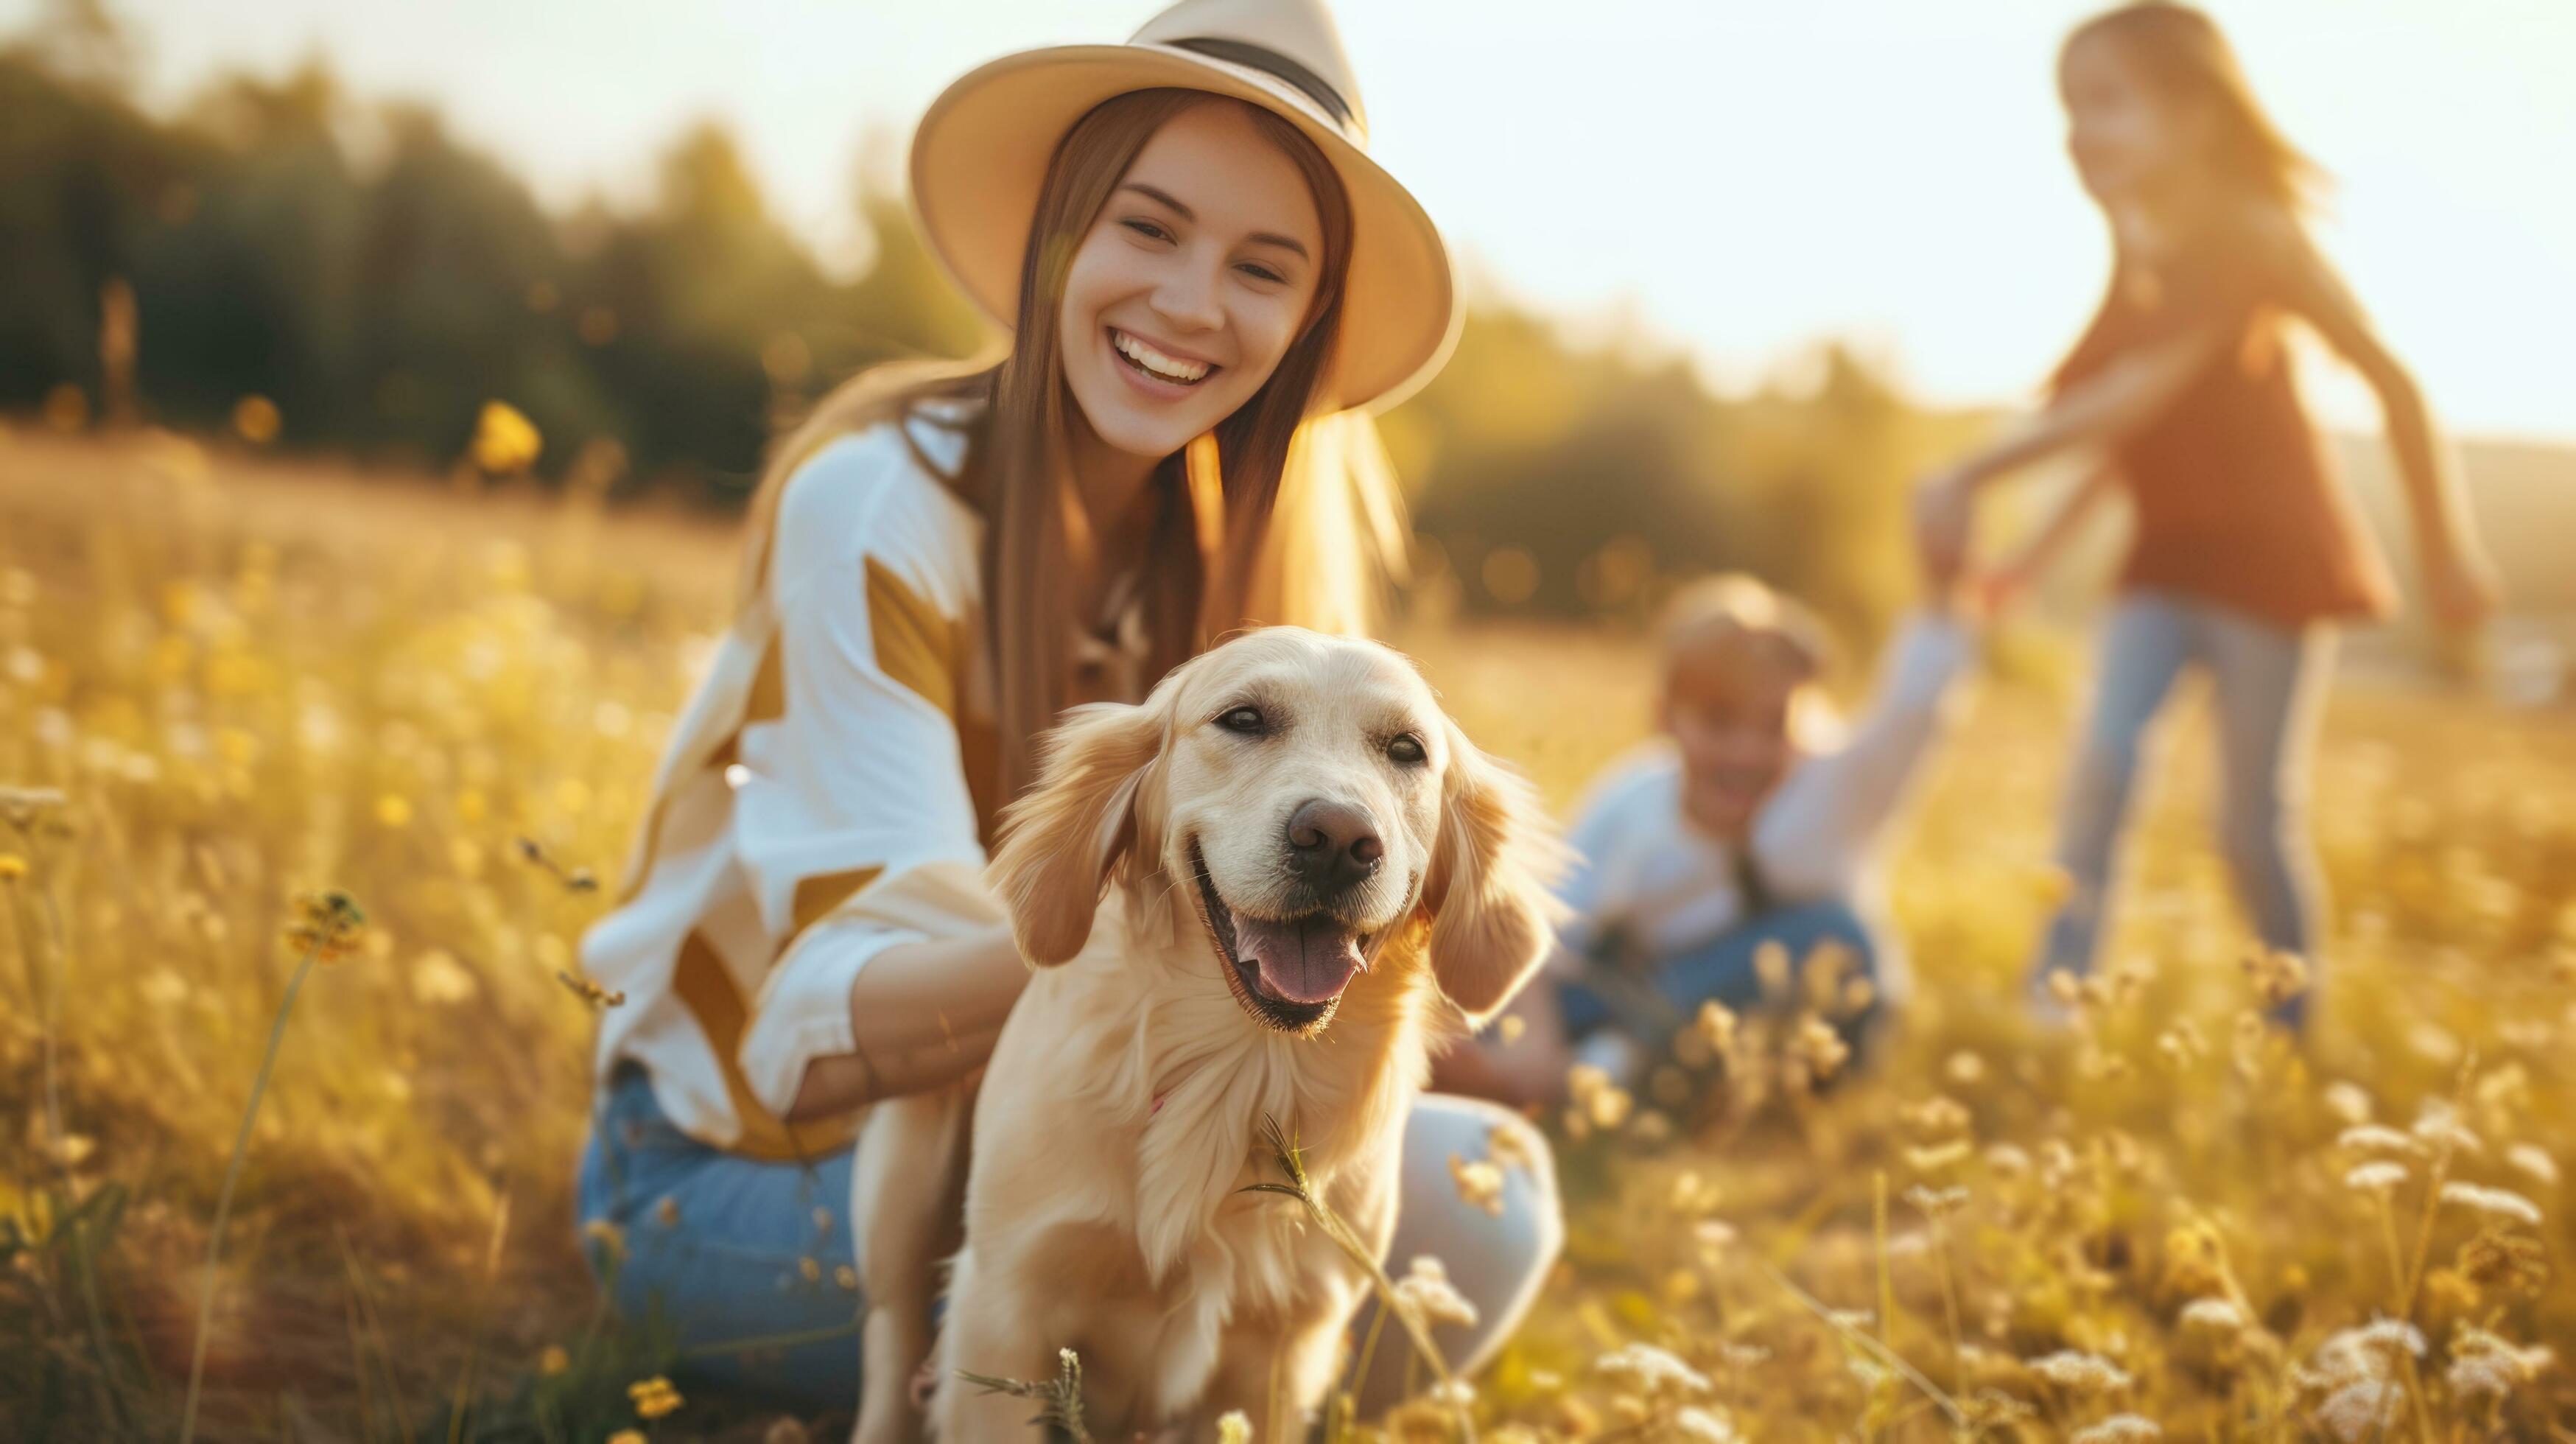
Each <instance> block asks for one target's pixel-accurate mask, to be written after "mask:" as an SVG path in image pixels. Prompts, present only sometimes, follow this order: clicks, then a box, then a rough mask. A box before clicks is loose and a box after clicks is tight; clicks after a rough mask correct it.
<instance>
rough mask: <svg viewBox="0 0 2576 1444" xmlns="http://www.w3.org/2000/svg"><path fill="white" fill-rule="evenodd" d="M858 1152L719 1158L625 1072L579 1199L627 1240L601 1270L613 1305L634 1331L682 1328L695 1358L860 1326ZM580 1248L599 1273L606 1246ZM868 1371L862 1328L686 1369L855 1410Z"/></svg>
mask: <svg viewBox="0 0 2576 1444" xmlns="http://www.w3.org/2000/svg"><path fill="white" fill-rule="evenodd" d="M850 1154H851V1150H849V1149H846V1148H844V1149H841V1150H840V1151H838V1152H836V1153H832V1154H828V1155H825V1156H823V1157H821V1158H817V1159H815V1160H813V1161H812V1162H810V1163H804V1164H797V1163H768V1162H763V1161H761V1160H759V1159H753V1158H742V1157H738V1156H735V1155H733V1154H729V1153H725V1152H723V1151H722V1150H720V1149H716V1148H711V1147H709V1146H708V1145H706V1144H704V1143H700V1142H699V1141H697V1140H696V1139H694V1138H691V1137H689V1136H688V1135H687V1134H685V1133H682V1132H681V1131H680V1130H679V1129H678V1128H676V1127H673V1126H672V1124H671V1121H670V1120H669V1119H668V1118H666V1117H664V1116H663V1113H662V1105H661V1104H660V1103H659V1102H657V1101H655V1099H654V1097H653V1084H652V1080H651V1079H650V1078H649V1077H647V1076H646V1075H645V1073H644V1070H643V1069H641V1068H637V1067H634V1066H632V1065H624V1066H621V1067H620V1068H619V1069H618V1070H617V1073H616V1075H615V1076H614V1077H613V1078H612V1079H611V1080H610V1082H609V1084H608V1086H607V1088H606V1089H604V1090H603V1091H602V1092H601V1094H600V1098H599V1102H598V1105H597V1111H596V1114H595V1116H594V1117H593V1119H592V1121H591V1130H590V1144H589V1146H588V1147H587V1148H586V1149H584V1150H583V1153H582V1160H581V1184H580V1189H579V1193H578V1199H579V1203H578V1207H579V1209H580V1216H581V1218H582V1220H583V1221H584V1222H586V1223H587V1222H591V1221H602V1222H607V1223H611V1224H614V1225H616V1226H617V1227H618V1228H619V1229H621V1230H623V1231H624V1234H625V1244H624V1257H623V1258H622V1259H620V1260H618V1261H616V1262H615V1263H614V1264H612V1265H610V1266H608V1267H607V1268H605V1269H604V1271H603V1273H602V1283H603V1284H606V1285H608V1286H610V1289H611V1293H610V1300H609V1302H610V1304H611V1305H612V1306H613V1307H614V1308H615V1309H616V1311H617V1313H618V1315H619V1316H620V1317H622V1318H625V1319H627V1320H629V1321H631V1322H635V1323H639V1324H640V1323H647V1322H653V1323H658V1324H660V1325H662V1326H664V1327H668V1328H671V1329H672V1330H674V1332H675V1334H676V1339H677V1343H678V1345H679V1347H680V1349H681V1350H682V1352H683V1354H684V1356H685V1355H687V1352H688V1351H689V1350H691V1349H693V1348H703V1347H705V1346H707V1345H711V1344H721V1343H723V1342H724V1341H726V1340H732V1339H744V1340H750V1339H759V1338H766V1337H771V1336H774V1335H779V1334H793V1333H802V1332H805V1331H808V1330H820V1329H831V1328H835V1327H848V1326H851V1325H853V1324H855V1323H856V1321H857V1319H858V1317H859V1311H860V1308H861V1304H862V1301H861V1299H860V1297H859V1295H858V1293H857V1291H856V1290H854V1289H852V1288H849V1287H847V1281H849V1280H851V1279H853V1278H854V1277H855V1273H854V1272H853V1271H854V1270H855V1268H856V1266H857V1260H856V1259H855V1258H853V1257H852V1256H851V1255H852V1246H851V1242H850V1224H849V1220H848V1219H847V1218H844V1217H843V1216H842V1215H843V1214H844V1213H846V1212H847V1211H848V1209H849V1206H850ZM666 1200H667V1203H666ZM583 1249H584V1252H586V1253H587V1254H589V1256H590V1257H591V1260H592V1265H593V1267H594V1268H599V1267H600V1266H601V1259H600V1254H601V1249H600V1245H599V1244H598V1243H597V1242H596V1241H595V1240H591V1239H584V1240H583ZM809 1264H810V1268H809V1267H808V1265H809ZM858 1364H859V1340H858V1336H857V1334H856V1332H855V1331H853V1332H852V1333H850V1334H847V1335H843V1336H837V1337H833V1338H829V1339H824V1340H820V1341H818V1342H815V1343H809V1344H801V1345H797V1346H795V1347H792V1348H786V1349H756V1350H750V1351H737V1350H719V1351H716V1352H711V1353H706V1354H701V1355H696V1356H694V1357H686V1358H685V1364H684V1367H683V1369H682V1370H681V1371H680V1372H683V1373H685V1374H686V1375H688V1376H689V1377H691V1378H695V1379H697V1380H700V1381H703V1382H706V1383H709V1384H713V1385H716V1386H719V1387H722V1388H727V1389H738V1390H743V1391H747V1392H757V1393H762V1394H768V1395H776V1396H782V1397H791V1398H796V1399H800V1400H805V1401H808V1402H811V1403H815V1404H823V1405H834V1406H839V1407H843V1408H847V1407H850V1406H851V1405H853V1404H855V1403H856V1402H857V1399H858Z"/></svg>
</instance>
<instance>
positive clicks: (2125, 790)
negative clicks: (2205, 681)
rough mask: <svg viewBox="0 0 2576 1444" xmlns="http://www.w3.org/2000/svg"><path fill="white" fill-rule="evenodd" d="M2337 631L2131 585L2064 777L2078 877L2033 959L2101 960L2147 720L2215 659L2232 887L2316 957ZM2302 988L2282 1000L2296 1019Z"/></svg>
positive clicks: (2291, 948)
mask: <svg viewBox="0 0 2576 1444" xmlns="http://www.w3.org/2000/svg"><path fill="white" fill-rule="evenodd" d="M2334 641H2335V634H2334V631H2333V629H2332V628H2330V627H2326V626H2322V625H2316V626H2309V627H2305V628H2300V629H2296V630H2293V629H2290V628H2285V627H2280V626H2276V625H2274V624H2272V623H2269V622H2265V621H2263V620H2261V619H2259V618H2256V617H2254V616H2252V615H2249V614H2247V613H2244V612H2239V611H2237V610H2235V609H2233V608H2230V607H2221V606H2216V605H2213V604H2211V603H2207V602H2197V601H2191V600H2188V599H2186V598H2183V597H2180V596H2176V595H2173V594H2170V593H2164V592H2152V591H2141V592H2133V593H2131V594H2129V596H2128V597H2127V598H2125V599H2124V600H2122V601H2121V603H2120V605H2119V606H2118V608H2117V609H2115V610H2114V611H2113V612H2112V613H2111V620H2110V622H2109V624H2108V626H2107V627H2106V628H2105V630H2104V633H2103V639H2102V655H2101V661H2100V663H2099V666H2100V679H2099V680H2098V681H2097V682H2096V684H2095V695H2094V702H2093V715H2092V720H2091V721H2090V722H2089V723H2088V724H2087V727H2086V730H2085V737H2084V743H2083V746H2082V749H2081V750H2080V751H2079V752H2078V754H2077V756H2076V761H2075V767H2074V771H2073V775H2072V776H2071V777H2070V778H2069V779H2068V782H2067V787H2066V800H2065V803H2064V807H2063V811H2062V814H2061V816H2060V819H2059V823H2058V842H2057V862H2058V866H2060V867H2062V868H2064V869H2065V870H2066V874H2067V880H2068V881H2069V882H2070V883H2071V884H2072V887H2071V888H2070V889H2069V891H2068V894H2067V900H2066V903H2065V905H2064V906H2063V907H2061V908H2060V909H2059V910H2058V913H2057V916H2056V917H2055V919H2054V920H2052V921H2051V922H2050V924H2049V929H2048V937H2047V940H2046V942H2045V943H2044V944H2043V945H2042V947H2041V951H2040V956H2039V958H2038V960H2037V962H2036V963H2035V965H2034V967H2033V974H2034V978H2033V980H2034V982H2037V981H2039V980H2040V978H2041V976H2042V975H2045V974H2046V973H2049V972H2052V971H2064V972H2071V973H2075V974H2078V975H2079V976H2080V975H2082V974H2086V973H2089V972H2091V971H2092V970H2093V967H2094V962H2095V959H2096V957H2097V955H2098V954H2099V953H2100V951H2101V945H2102V936H2103V933H2104V930H2105V928H2106V927H2107V925H2108V922H2109V918H2110V904H2111V894H2112V882H2111V880H2112V873H2113V872H2114V870H2115V868H2116V865H2117V863H2118V846H2119V839H2120V834H2121V832H2122V831H2123V830H2124V828H2125V827H2126V825H2127V821H2128V816H2129V804H2130V798H2131V796H2132V795H2133V794H2134V793H2135V791H2136V787H2137V775H2138V770H2139V766H2138V764H2139V758H2140V755H2141V753H2142V751H2143V746H2142V744H2143V740H2144V738H2145V735H2146V731H2147V725H2148V724H2149V723H2150V722H2152V721H2153V720H2155V717H2156V714H2157V713H2159V712H2160V711H2162V710H2163V708H2164V705H2165V702H2166V699H2167V698H2168V697H2169V696H2170V695H2171V694H2172V691H2173V684H2174V682H2175V680H2176V679H2177V678H2178V677H2179V676H2180V675H2181V674H2182V672H2183V670H2184V669H2185V668H2187V667H2198V668H2201V669H2203V670H2205V671H2207V672H2208V673H2209V679H2210V684H2211V686H2210V698H2211V702H2212V708H2213V712H2214V715H2215V721H2216V723H2217V727H2218V751H2219V760H2220V763H2221V766H2220V770H2219V796H2218V819H2219V820H2218V836H2219V845H2220V850H2221V851H2222V852H2224V853H2225V855H2226V858H2227V865H2228V870H2229V872H2230V873H2231V874H2232V875H2233V876H2234V878H2235V882H2236V891H2237V894H2238V896H2239V898H2240V899H2241V900H2242V902H2243V903H2244V906H2245V910H2246V912H2247V913H2248V914H2249V915H2250V916H2251V919H2252V921H2253V924H2254V931H2255V933H2256V935H2257V936H2259V937H2260V938H2261V939H2262V940H2263V943H2264V944H2265V946H2267V947H2270V948H2273V949H2276V950H2279V951H2282V952H2291V953H2297V954H2299V955H2300V956H2301V957H2303V958H2306V959H2307V960H2308V962H2309V964H2310V965H2311V966H2312V967H2313V966H2314V965H2315V963H2316V961H2317V959H2316V946H2317V943H2318V941H2319V940H2320V937H2321V935H2322V928H2321V924H2320V919H2321V918H2322V916H2323V913H2324V896H2325V888H2324V883H2323V881H2322V878H2321V869H2320V868H2319V867H2318V864H2317V858H2316V851H2315V848H2314V846H2313V845H2312V844H2311V843H2310V842H2309V840H2308V825H2307V816H2306V802H2307V782H2308V759H2309V753H2310V751H2311V749H2312V748H2313V746H2314V742H2315V737H2316V732H2317V723H2318V718H2319V714H2320V712H2321V710H2322V707H2323V703H2324V694H2325V684H2326V680H2327V677H2328V675H2329V673H2330V672H2331V670H2332V667H2333V662H2334ZM2304 1010H2305V999H2304V998H2299V999H2293V1000H2291V1002H2290V1003H2289V1004H2288V1005H2286V1006H2285V1007H2283V1008H2282V1009H2281V1012H2280V1015H2279V1016H2280V1017H2281V1019H2282V1021H2284V1022H2287V1023H2289V1024H2291V1025H2293V1026H2296V1025H2297V1024H2298V1023H2299V1022H2300V1021H2301V1020H2302V1017H2303V1015H2304Z"/></svg>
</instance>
